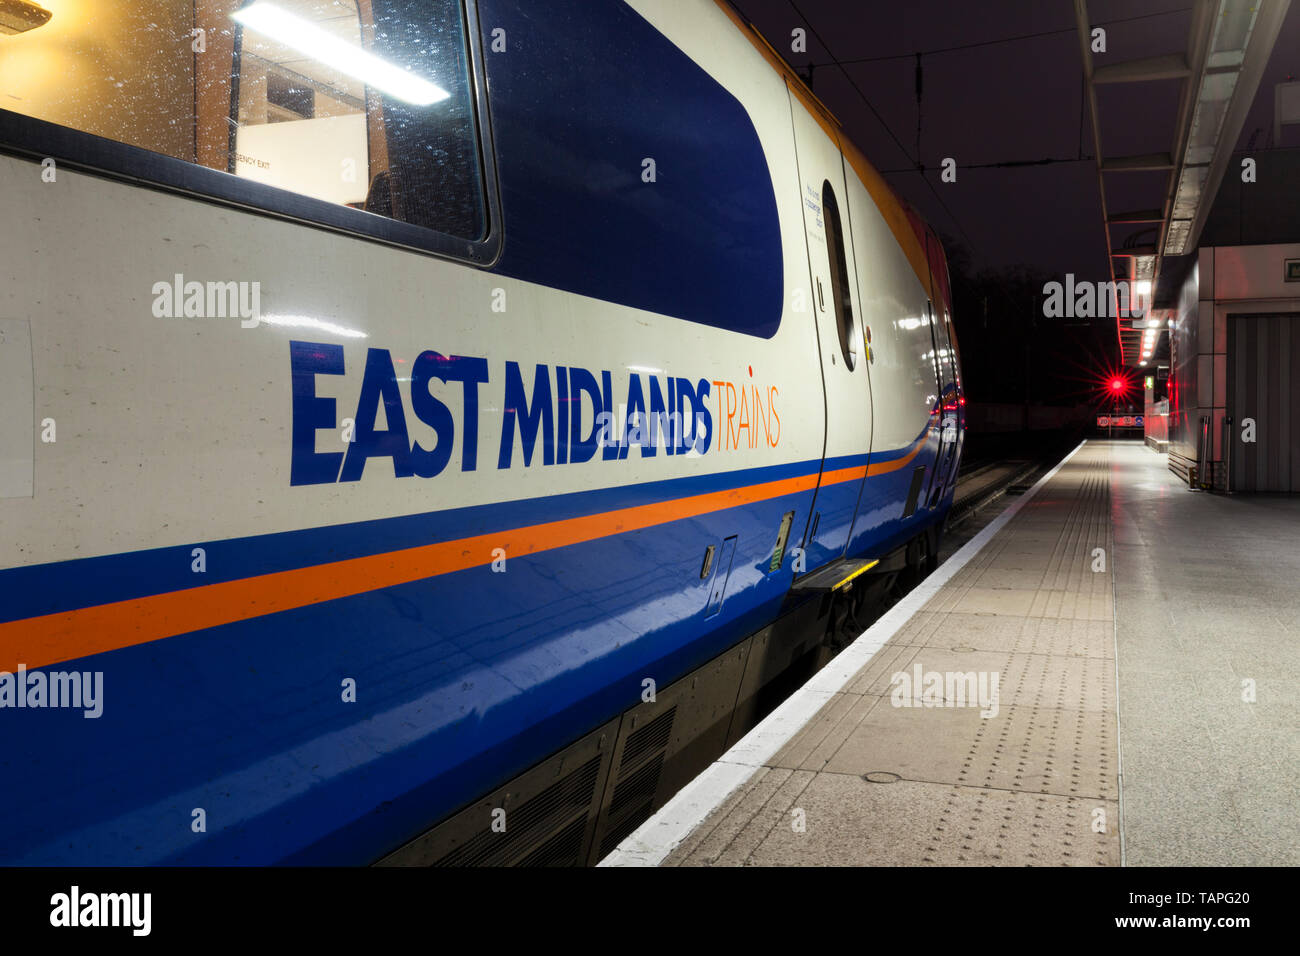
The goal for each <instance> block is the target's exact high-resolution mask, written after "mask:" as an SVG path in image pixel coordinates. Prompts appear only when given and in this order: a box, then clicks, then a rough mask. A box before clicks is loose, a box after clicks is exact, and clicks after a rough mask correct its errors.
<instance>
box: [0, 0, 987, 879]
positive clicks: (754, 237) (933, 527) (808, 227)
mask: <svg viewBox="0 0 1300 956" xmlns="http://www.w3.org/2000/svg"><path fill="white" fill-rule="evenodd" d="M44 2H45V4H46V5H47V6H48V7H49V8H50V9H49V10H48V11H45V12H47V13H52V16H49V17H42V16H41V15H40V14H39V11H41V10H42V8H41V7H40V5H38V4H35V3H30V4H25V5H24V6H26V7H31V8H35V11H38V12H35V13H33V17H32V18H31V23H30V24H26V23H22V24H18V25H16V26H15V25H14V24H13V23H11V24H9V26H8V27H7V28H6V33H5V34H4V35H0V90H2V91H3V93H4V94H5V95H4V97H2V98H0V107H3V110H0V190H2V191H3V196H4V199H5V219H6V228H5V229H4V230H3V231H0V275H3V280H4V282H3V288H4V290H5V291H4V297H3V300H2V304H0V399H2V401H0V408H2V409H3V417H2V419H0V597H2V598H3V600H0V737H2V739H3V747H2V748H0V778H2V781H3V785H2V786H0V816H3V818H4V820H5V831H6V834H5V838H4V839H3V840H0V862H4V863H8V864H137V863H138V864H228V863H237V864H263V863H302V864H319V863H330V864H367V863H373V862H381V861H384V862H389V863H444V864H446V863H453V864H454V863H526V864H537V863H553V864H554V863H567V864H573V863H589V862H594V861H595V860H597V859H599V858H600V857H601V856H603V855H604V854H606V853H608V852H609V851H610V850H611V849H612V848H613V847H614V846H615V845H617V843H618V842H619V841H620V840H621V839H623V838H624V837H626V835H627V834H629V833H631V832H632V831H633V829H634V828H635V827H636V826H637V825H639V824H640V823H641V822H643V821H644V820H645V819H647V818H648V816H649V815H650V814H651V812H652V811H653V809H654V808H656V807H657V806H659V805H661V804H662V803H663V802H664V800H665V799H667V797H668V796H669V795H671V793H672V792H674V791H675V790H676V789H677V788H679V787H680V786H681V785H682V784H683V783H684V782H685V780H687V779H689V777H690V775H692V774H693V773H695V772H697V771H698V770H699V769H700V768H701V767H702V766H703V765H705V764H707V763H708V762H709V761H710V760H712V759H713V758H714V757H715V756H716V755H717V754H718V753H719V752H720V751H721V750H722V748H723V747H724V746H726V744H727V743H728V742H731V741H734V740H735V739H737V738H738V737H739V736H740V735H741V734H742V733H743V732H744V730H745V729H746V728H747V727H748V726H750V725H752V723H753V721H754V720H755V719H756V717H757V716H759V715H761V713H762V712H763V711H764V709H765V708H768V707H770V699H771V689H772V685H773V681H774V680H777V679H778V678H779V676H780V675H781V674H782V673H783V672H785V671H787V670H788V667H789V665H790V664H791V663H792V662H796V661H800V660H806V659H808V655H810V654H813V653H814V652H815V651H816V648H817V645H819V644H820V643H821V642H822V641H823V639H824V637H825V636H826V635H827V634H829V633H830V632H831V631H833V630H834V629H835V627H836V626H840V625H842V624H843V622H844V621H849V622H852V621H853V620H854V617H853V615H854V614H855V613H856V610H855V602H858V601H859V600H860V599H861V595H863V594H866V593H871V591H872V589H873V588H874V589H876V591H879V590H880V588H881V587H884V586H886V585H889V583H890V582H893V581H895V580H896V579H898V578H900V577H901V578H904V579H906V578H908V577H909V576H910V577H911V578H913V579H914V578H915V577H916V576H917V575H919V574H920V573H923V572H924V570H925V569H926V567H927V566H930V565H932V564H933V562H934V555H935V553H936V550H937V545H938V539H939V534H940V532H941V529H942V526H943V521H944V518H945V516H946V514H947V512H948V509H949V507H950V505H951V501H952V492H953V487H954V484H955V480H956V473H957V468H958V460H959V458H960V454H961V445H962V435H963V428H964V422H963V416H964V409H963V405H964V400H963V398H962V386H961V375H960V371H959V367H958V358H957V343H956V339H955V337H954V334H953V329H952V322H951V311H952V307H951V295H950V292H949V286H948V275H947V267H946V264H945V260H944V256H943V251H942V248H941V246H940V243H939V241H938V239H937V237H936V236H935V234H934V232H933V231H932V230H931V229H929V228H928V227H927V226H925V225H924V224H923V223H922V222H921V220H920V219H919V218H918V217H917V216H916V215H915V214H914V213H913V212H912V211H911V210H910V209H908V208H907V207H906V206H904V204H903V203H902V202H900V200H899V199H898V198H897V197H896V196H895V195H894V194H893V193H892V192H891V190H890V188H889V187H888V186H887V185H886V184H885V183H884V181H883V180H882V179H881V178H880V176H879V175H878V174H877V173H876V172H875V171H874V170H873V169H872V168H871V167H870V166H869V165H868V164H867V162H866V160H865V159H864V158H863V157H862V156H861V154H860V153H859V152H858V151H857V150H856V149H855V148H854V147H853V146H852V145H851V144H850V143H849V142H848V141H847V140H846V139H845V137H844V135H843V133H842V131H841V129H840V127H839V125H838V124H837V122H836V121H835V120H834V119H833V118H832V117H831V116H830V115H829V114H828V113H827V111H826V110H825V109H824V107H822V106H821V105H820V104H819V103H818V102H817V101H816V100H815V99H814V97H813V96H812V95H811V94H810V93H809V92H808V90H807V89H806V88H805V87H804V86H803V85H802V84H801V83H800V82H799V80H798V78H797V77H796V76H795V75H794V74H793V73H792V72H791V71H790V70H789V69H788V68H787V67H786V66H785V65H784V64H783V62H782V61H781V59H780V57H779V56H777V55H776V54H775V53H774V52H773V51H772V49H771V48H770V47H768V46H767V45H766V43H765V42H764V41H763V40H762V39H761V38H760V37H759V36H758V35H757V34H756V33H755V32H753V31H752V30H751V29H750V28H749V27H748V26H747V25H746V24H744V23H743V22H742V21H741V20H740V19H739V18H738V17H737V16H736V15H735V13H734V12H732V10H731V9H730V8H729V7H728V6H727V5H726V4H725V2H714V0H676V2H672V3H663V2H659V0H628V2H622V0H599V2H594V0H545V2H537V0H464V2H461V0H274V2H271V0H253V2H250V3H241V2H238V0H198V2H194V0H184V2H179V0H177V2H158V3H151V4H137V3H134V2H131V0H98V2H97V3H95V4H94V5H81V6H72V5H68V4H62V3H56V2H54V0H44ZM11 6H13V5H11ZM36 21H41V22H36ZM45 21H48V22H45ZM14 22H15V23H17V21H14ZM11 30H12V31H14V32H9V31H11Z"/></svg>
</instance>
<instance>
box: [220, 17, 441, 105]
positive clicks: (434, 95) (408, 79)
mask: <svg viewBox="0 0 1300 956" xmlns="http://www.w3.org/2000/svg"><path fill="white" fill-rule="evenodd" d="M230 16H231V19H233V20H237V21H239V22H240V23H242V24H243V25H244V26H246V27H248V28H250V29H253V30H256V31H257V32H258V33H261V34H263V35H264V36H267V37H270V38H271V39H272V40H275V41H276V42H278V43H283V44H284V45H285V46H287V47H290V48H292V49H294V50H297V51H298V52H299V53H302V54H304V55H306V56H309V57H311V58H312V59H313V60H316V61H318V62H320V63H324V64H326V65H327V66H332V67H333V68H334V69H336V70H338V71H339V72H340V73H346V74H347V75H348V76H351V77H353V78H355V79H358V80H361V81H362V82H363V83H365V84H366V85H367V86H373V87H374V88H375V89H377V90H381V91H382V92H384V93H387V94H388V95H389V96H394V97H396V98H397V99H399V100H402V101H403V102H406V103H412V104H414V105H415V106H429V105H430V104H432V103H440V102H442V101H443V100H445V99H448V98H450V96H451V94H450V93H448V92H447V91H446V90H444V89H443V88H442V87H440V86H435V85H434V84H433V83H430V82H429V81H428V80H424V79H421V78H420V77H418V76H416V75H415V74H414V73H408V72H407V71H406V70H402V69H398V68H397V67H396V66H394V65H393V64H391V63H389V62H388V61H387V60H383V59H380V58H379V57H377V56H375V55H374V54H372V53H367V52H366V51H365V50H363V49H361V48H360V47H358V46H353V45H352V44H351V43H346V42H344V41H343V40H340V39H339V38H338V37H336V36H333V35H332V34H330V33H327V32H326V31H324V30H322V29H321V28H320V27H318V26H316V25H315V24H314V23H310V22H308V21H307V20H304V19H302V18H301V17H296V16H294V15H293V14H292V13H288V12H286V11H285V10H282V9H280V8H279V7H277V6H276V5H275V4H273V3H260V2H259V3H255V4H253V5H252V6H251V7H245V8H244V9H243V10H239V11H237V12H235V13H232V14H231V15H230Z"/></svg>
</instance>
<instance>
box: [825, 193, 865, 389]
mask: <svg viewBox="0 0 1300 956" xmlns="http://www.w3.org/2000/svg"><path fill="white" fill-rule="evenodd" d="M822 210H823V211H824V213H825V215H826V239H827V246H828V248H827V253H828V255H829V258H830V265H831V299H832V301H833V302H834V303H835V327H836V328H837V329H838V330H839V334H840V352H841V353H843V355H844V364H845V365H847V366H848V367H849V368H850V369H852V368H854V366H856V365H857V360H858V343H857V333H856V331H855V330H854V324H853V299H852V297H851V296H850V294H849V281H850V280H849V266H848V258H847V256H846V255H845V253H844V227H843V224H842V223H841V221H840V207H839V204H838V203H837V202H836V201H835V190H834V189H832V188H831V184H830V181H829V180H827V181H826V182H824V183H823V184H822Z"/></svg>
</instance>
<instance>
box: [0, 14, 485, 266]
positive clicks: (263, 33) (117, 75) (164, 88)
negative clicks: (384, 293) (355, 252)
mask: <svg viewBox="0 0 1300 956" xmlns="http://www.w3.org/2000/svg"><path fill="white" fill-rule="evenodd" d="M31 5H32V6H37V4H35V3H32V4H31ZM50 6H51V8H52V10H51V11H50V12H51V13H52V16H50V17H48V18H47V19H46V22H44V23H43V24H41V25H39V26H37V27H35V28H32V29H30V30H27V31H25V32H22V33H19V34H16V35H13V36H0V92H3V93H4V94H5V95H3V96H0V109H3V110H9V111H11V112H14V113H19V114H22V115H25V116H29V117H33V118H35V119H39V120H44V121H46V122H47V123H52V124H57V125H58V126H62V127H69V128H71V129H73V130H78V131H81V132H84V133H91V134H94V135H96V136H100V137H104V138H107V139H110V140H114V141H116V142H118V143H124V144H127V145H128V146H133V147H139V148H142V149H145V150H149V151H151V152H154V153H161V154H163V155H164V156H168V157H171V158H173V159H178V160H184V161H185V162H187V163H190V164H194V165H195V166H201V167H206V168H207V169H210V170H217V171H220V172H222V173H225V174H227V175H229V176H232V177H234V178H235V179H237V180H243V181H252V182H257V183H262V184H265V185H268V186H272V187H275V189H276V190H281V191H283V192H284V193H287V194H291V196H292V197H308V198H309V199H311V200H316V201H319V202H320V203H324V204H330V206H331V207H333V208H336V209H340V208H342V207H350V209H352V210H357V211H360V212H364V213H371V214H373V215H375V216H381V217H385V218H386V219H388V220H397V221H399V222H403V223H409V224H412V225H415V226H419V227H424V228H426V229H430V230H434V231H436V232H437V233H440V234H444V235H445V236H448V237H454V238H456V239H459V240H468V241H470V242H476V241H480V240H483V239H484V237H485V236H486V235H487V233H488V231H489V213H488V200H487V193H488V189H487V184H486V182H485V169H486V168H488V167H486V166H485V163H484V157H483V150H482V149H481V146H480V142H481V140H480V130H479V126H478V123H479V118H478V112H479V109H478V107H479V101H478V99H477V98H476V86H477V84H476V83H475V82H474V78H473V68H472V56H471V49H470V41H471V37H470V34H469V30H468V25H467V24H468V23H469V22H470V21H469V19H468V18H467V15H466V10H465V6H464V3H463V2H462V0H156V2H150V3H139V2H138V0H94V2H93V3H92V2H84V0H79V2H67V3H59V4H55V3H53V2H51V3H50ZM88 151H89V152H91V153H92V154H94V155H96V156H98V155H99V153H101V152H102V151H96V150H94V149H90V150H88ZM74 158H75V157H74ZM123 162H125V161H124V160H123ZM135 163H136V166H137V169H135V170H132V169H122V170H121V171H122V172H126V173H134V174H136V175H138V176H139V177H140V178H143V179H150V178H155V177H151V176H150V175H149V169H150V167H151V164H150V163H148V162H142V161H141V160H139V159H137V160H135ZM175 178H176V177H175V176H173V177H172V179H173V181H169V182H167V183H166V185H176V184H177V183H175V182H174V180H175ZM192 178H193V179H194V181H195V183H197V184H198V185H192V184H190V183H184V184H182V185H185V186H187V187H190V188H192V189H193V190H194V191H200V192H203V191H207V192H216V193H219V194H223V196H224V195H225V194H227V193H228V194H229V198H237V199H240V200H242V201H244V203H245V204H247V205H259V204H260V205H263V206H267V207H268V208H271V209H272V210H273V211H278V212H289V213H291V214H292V215H294V216H295V217H296V218H302V219H308V220H311V219H318V220H319V221H323V222H328V223H329V224H331V225H346V224H357V225H358V226H359V227H360V231H363V232H364V231H368V230H367V228H366V227H365V222H366V221H367V220H368V219H369V217H366V216H358V215H357V213H355V212H353V213H346V212H345V213H342V214H337V213H330V212H329V210H328V208H327V207H324V206H315V207H313V206H312V205H311V204H303V203H302V202H301V200H297V201H294V200H292V199H290V198H286V200H285V201H284V203H283V204H282V206H283V207H282V208H277V205H278V204H277V202H276V201H274V199H273V198H272V200H271V201H270V202H267V201H265V199H264V197H268V196H271V197H273V196H274V194H272V193H270V192H268V191H266V190H261V191H257V190H256V188H255V187H254V190H253V191H252V192H251V193H249V192H248V187H244V190H245V193H247V195H250V196H252V197H254V198H253V199H252V200H251V201H250V200H248V199H247V198H245V195H244V194H241V193H240V192H239V188H240V187H238V185H237V184H232V185H231V186H230V188H229V189H226V188H225V187H223V186H222V185H221V183H220V182H217V181H214V180H212V178H211V177H210V176H206V177H204V176H195V177H192ZM214 184H215V186H216V187H217V188H216V189H215V190H214V189H213V188H212V185H214ZM313 209H314V210H315V212H316V213H317V214H314V213H313ZM380 232H381V233H382V230H380ZM462 246H463V243H462Z"/></svg>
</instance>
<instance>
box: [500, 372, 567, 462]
mask: <svg viewBox="0 0 1300 956" xmlns="http://www.w3.org/2000/svg"><path fill="white" fill-rule="evenodd" d="M504 404H505V418H504V419H503V420H502V422H501V452H500V454H499V455H498V456H497V467H498V468H509V467H510V461H511V458H512V457H513V455H514V450H515V422H516V421H518V422H519V442H520V444H521V445H522V446H523V452H524V465H525V466H528V465H531V464H532V462H533V449H534V447H536V445H537V432H538V429H539V428H540V430H541V432H542V464H544V465H553V464H555V412H554V409H553V408H552V407H551V375H550V371H549V370H548V369H547V368H546V366H545V365H538V366H537V370H536V372H535V373H534V375H533V400H532V402H531V405H532V407H531V409H530V408H529V405H530V403H529V401H528V396H527V395H526V394H525V393H524V380H523V376H522V375H521V374H520V372H519V363H518V362H507V363H506V396H505V403H504Z"/></svg>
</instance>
